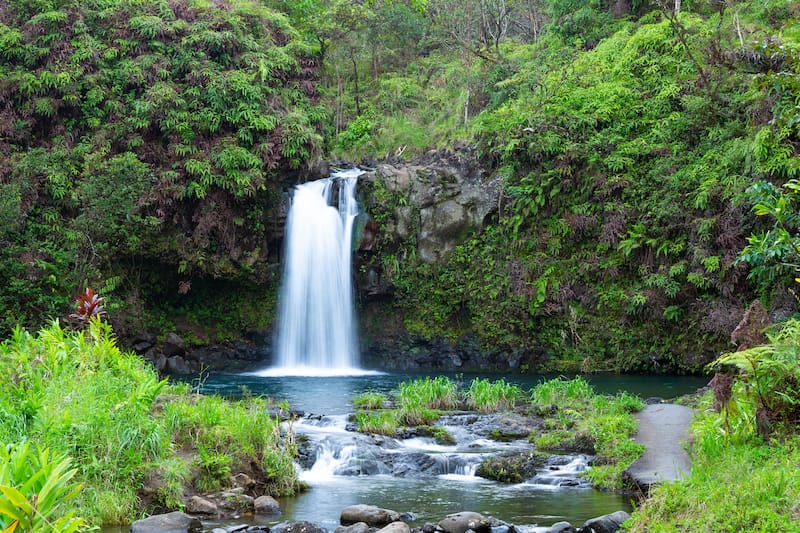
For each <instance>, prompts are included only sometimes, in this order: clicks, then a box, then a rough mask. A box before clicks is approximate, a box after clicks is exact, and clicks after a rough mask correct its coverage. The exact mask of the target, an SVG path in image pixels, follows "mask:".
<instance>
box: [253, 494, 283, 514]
mask: <svg viewBox="0 0 800 533" xmlns="http://www.w3.org/2000/svg"><path fill="white" fill-rule="evenodd" d="M253 509H254V512H255V513H256V514H278V513H280V512H281V506H280V504H279V503H278V500H276V499H275V498H273V497H272V496H259V497H258V498H256V499H255V501H254V502H253Z"/></svg>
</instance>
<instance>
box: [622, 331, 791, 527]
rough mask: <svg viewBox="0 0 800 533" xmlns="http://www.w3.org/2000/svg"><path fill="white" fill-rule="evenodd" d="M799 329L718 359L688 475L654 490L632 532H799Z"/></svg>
mask: <svg viewBox="0 0 800 533" xmlns="http://www.w3.org/2000/svg"><path fill="white" fill-rule="evenodd" d="M799 331H800V322H798V320H797V319H796V318H793V319H790V320H788V321H787V322H786V323H784V324H783V325H781V326H779V327H778V328H775V329H773V330H771V331H769V332H768V339H769V343H768V344H766V345H764V346H755V347H751V348H748V349H746V350H741V351H738V352H732V353H729V354H725V355H723V356H721V357H720V358H719V359H718V360H717V361H716V363H717V364H718V365H720V366H714V367H713V369H714V370H716V371H717V372H718V374H717V375H716V376H715V378H714V379H713V380H712V382H711V384H712V387H711V388H712V390H711V391H709V392H708V393H706V394H705V396H703V398H702V399H701V400H700V401H699V402H698V405H697V407H696V409H697V410H698V413H699V414H698V416H697V417H696V419H695V421H694V424H693V433H694V435H695V442H694V444H693V446H692V455H693V457H692V459H693V466H692V472H691V475H690V476H689V477H688V478H687V479H686V480H684V481H682V482H680V483H675V484H671V485H662V486H659V487H657V488H656V489H655V490H654V491H653V493H652V494H651V497H650V499H648V500H647V501H645V502H644V504H643V505H642V507H641V508H640V509H638V510H637V512H636V513H634V516H633V519H632V520H631V523H630V525H629V530H630V531H652V532H658V531H665V532H666V531H710V530H713V531H795V530H797V528H798V523H800V505H798V501H800V470H798V468H797V465H798V464H800V435H798V431H797V430H798V426H797V416H796V413H797V406H798V405H800V394H798V390H800V389H798V386H797V383H798V377H799V376H800V374H798V362H800V335H798V332H799ZM722 365H728V366H722ZM732 369H735V370H733V371H732Z"/></svg>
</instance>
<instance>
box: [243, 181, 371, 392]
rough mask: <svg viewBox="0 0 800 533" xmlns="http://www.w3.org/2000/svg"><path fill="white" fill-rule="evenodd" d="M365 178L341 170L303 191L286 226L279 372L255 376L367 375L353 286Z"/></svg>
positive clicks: (300, 187)
mask: <svg viewBox="0 0 800 533" xmlns="http://www.w3.org/2000/svg"><path fill="white" fill-rule="evenodd" d="M361 174H363V171H362V170H359V169H350V170H341V171H337V172H334V173H333V174H332V175H331V177H330V178H326V179H321V180H317V181H313V182H309V183H304V184H301V185H298V186H297V187H296V188H295V191H294V196H293V197H292V205H291V207H290V209H289V214H288V216H287V218H286V233H285V243H286V246H285V248H286V257H285V260H284V271H283V284H282V288H281V299H280V307H279V314H278V337H277V343H276V365H275V367H273V368H268V369H264V370H259V371H256V372H254V373H253V374H255V375H258V376H356V375H364V374H366V373H367V372H365V371H364V370H361V369H360V368H358V339H357V335H356V328H355V312H354V310H353V287H352V280H351V278H352V273H351V270H352V248H353V223H354V221H355V218H356V216H357V215H358V202H357V200H356V183H357V179H358V176H360V175H361ZM337 193H338V194H337ZM334 196H336V197H335V198H334Z"/></svg>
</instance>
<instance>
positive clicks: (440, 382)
mask: <svg viewBox="0 0 800 533" xmlns="http://www.w3.org/2000/svg"><path fill="white" fill-rule="evenodd" d="M397 397H398V400H397V401H398V407H399V408H400V409H401V410H402V409H403V408H407V407H408V408H411V407H417V406H419V407H424V408H426V409H444V410H448V409H455V408H456V407H457V406H458V403H459V398H458V384H457V383H456V382H454V381H452V380H451V379H450V378H447V377H445V376H437V377H435V378H431V377H425V378H421V379H415V380H412V381H404V382H402V383H400V385H399V386H398V388H397Z"/></svg>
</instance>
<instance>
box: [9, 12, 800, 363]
mask: <svg viewBox="0 0 800 533" xmlns="http://www.w3.org/2000/svg"><path fill="white" fill-rule="evenodd" d="M797 16H798V7H797V5H796V3H793V2H790V1H784V0H768V1H763V2H752V1H724V2H722V1H697V2H674V3H673V2H663V1H655V2H653V1H644V0H637V1H631V0H627V1H626V0H616V1H599V0H593V1H591V2H577V1H573V0H513V1H512V0H493V1H478V0H474V1H473V0H467V1H459V2H455V1H450V0H428V1H422V0H420V1H411V2H409V1H388V0H374V1H369V2H363V3H354V2H347V1H341V0H329V1H321V2H311V1H292V2H290V1H279V0H271V1H270V0H264V1H256V0H239V1H235V2H228V3H220V2H207V1H205V0H171V1H158V0H152V1H130V0H93V1H91V2H75V1H70V0H36V1H33V0H32V1H14V2H7V3H5V4H3V6H2V7H0V77H1V78H2V80H3V83H2V84H1V85H0V101H2V103H3V105H2V111H1V112H0V113H1V114H2V118H1V119H0V131H1V132H2V135H0V152H2V172H0V176H2V178H1V179H2V188H0V217H2V224H0V242H1V243H2V246H0V267H1V268H0V283H1V284H2V287H3V289H2V291H0V309H1V310H2V313H0V331H2V332H3V334H4V335H8V334H9V333H10V332H11V331H12V330H13V328H14V327H16V326H17V325H24V326H28V327H39V326H41V325H42V324H44V323H46V322H47V320H48V319H49V318H50V317H59V316H64V315H65V314H66V313H67V312H68V307H69V304H70V302H71V301H73V300H74V298H75V296H76V295H77V294H79V293H80V292H81V291H83V289H84V288H85V287H86V286H87V285H92V286H93V287H94V288H95V289H97V291H98V292H99V293H101V294H103V295H104V296H106V298H107V301H108V306H109V310H110V311H112V312H111V313H110V315H109V316H110V318H111V319H112V322H113V324H114V327H115V331H116V332H117V334H118V335H120V336H121V338H122V339H125V338H127V337H128V336H130V335H132V334H135V333H137V332H141V331H143V330H148V329H149V330H153V331H156V332H157V333H159V334H163V333H165V332H166V331H168V330H172V329H177V330H178V331H180V332H181V333H182V334H184V335H186V336H187V338H188V339H189V340H190V341H191V342H208V341H214V340H218V339H220V338H230V337H237V336H240V335H242V334H243V333H244V332H247V331H253V330H262V331H263V330H266V329H268V328H269V327H270V325H271V323H272V319H273V314H274V308H275V290H276V272H277V264H278V263H279V256H280V240H281V237H280V235H279V233H280V228H281V223H282V222H281V217H282V212H281V210H282V205H283V204H282V197H283V194H284V191H285V190H286V188H287V187H288V185H289V184H291V183H293V182H294V181H296V180H297V179H306V178H305V176H307V175H308V168H310V166H312V165H314V164H315V163H316V162H318V161H319V160H321V159H322V158H327V159H330V158H336V157H340V158H344V159H345V160H351V161H362V160H363V161H365V162H367V163H373V162H375V161H379V160H391V161H399V160H401V159H403V158H407V159H415V158H418V157H424V156H430V155H431V150H439V151H441V150H453V149H455V150H456V151H462V152H464V151H466V152H469V153H471V154H475V158H474V163H475V165H479V166H480V167H481V168H482V169H483V170H484V172H485V175H486V176H488V178H489V179H492V180H498V181H499V183H501V186H502V187H501V196H500V200H499V202H498V206H497V210H496V212H495V213H494V214H493V216H492V217H491V218H490V219H487V221H486V226H485V228H484V229H483V230H482V231H480V232H478V233H476V234H475V235H473V236H470V237H468V238H466V239H465V241H464V243H463V244H462V245H461V246H460V247H459V248H458V249H457V250H455V251H454V252H453V253H452V254H450V256H448V257H447V258H446V260H445V261H444V262H442V263H439V264H425V263H423V262H421V261H419V260H418V259H417V256H416V253H415V245H416V243H415V242H414V240H413V238H412V239H410V240H408V241H407V242H402V243H386V242H384V243H382V244H379V249H378V258H379V261H380V263H381V265H382V269H383V273H384V276H385V277H386V279H387V280H388V281H389V282H390V283H391V284H392V286H393V287H394V294H395V297H394V301H393V303H392V304H391V306H389V307H388V308H387V309H390V312H391V313H397V314H398V316H399V317H400V320H401V321H402V322H403V327H404V328H405V329H406V330H407V331H408V332H410V333H412V334H416V335H419V336H421V337H433V336H440V337H443V338H445V339H450V340H455V339H457V338H459V337H461V336H463V335H465V334H472V335H474V336H476V337H477V338H478V339H479V341H480V342H482V343H483V344H484V345H501V346H509V347H515V346H519V347H523V348H524V349H526V350H530V351H538V352H544V353H546V354H548V355H552V356H554V358H555V360H557V361H561V363H562V366H565V367H577V366H579V365H580V364H583V365H584V367H585V368H587V369H603V368H609V369H610V368H613V369H625V370H658V369H675V368H681V369H684V370H699V369H700V368H701V367H702V365H703V364H704V363H706V362H707V361H708V360H709V359H710V358H711V357H712V356H713V354H715V353H719V351H721V350H723V349H725V348H726V347H727V345H728V338H729V337H728V336H729V334H730V332H731V331H732V330H733V328H734V327H735V326H736V325H737V324H738V322H739V320H740V319H741V316H742V314H743V312H744V310H745V309H746V307H747V306H748V305H749V303H750V302H751V301H752V300H753V299H755V298H757V297H758V298H761V301H762V303H763V304H764V305H765V307H767V309H768V310H769V311H770V316H772V317H774V318H785V317H786V316H788V315H790V314H791V313H792V312H794V310H795V307H796V306H795V300H794V297H793V296H791V294H790V293H789V292H788V289H791V287H792V285H793V284H794V281H793V279H794V276H795V265H796V264H797V250H798V246H797V245H798V242H797V238H796V237H795V233H796V229H797V225H798V216H797V212H796V208H795V205H794V204H795V202H796V194H797V191H798V187H797V185H796V182H795V181H794V179H796V177H797V174H798V170H800V163H799V162H798V161H800V159H799V158H798V157H797V151H798V123H799V122H800V119H799V118H798V117H800V114H798V94H800V82H798V71H797V69H798V48H797V47H798V38H800V34H799V33H800V32H798V29H797V28H798V25H797ZM368 200H369V199H368ZM379 200H380V201H374V200H373V202H372V204H371V205H368V206H367V208H368V209H369V210H370V214H371V215H373V216H374V217H376V218H380V217H381V216H385V215H386V214H387V213H388V212H389V210H390V209H391V208H392V207H394V206H397V205H403V203H404V199H403V198H402V197H386V198H379ZM759 215H763V216H759ZM402 317H405V318H404V319H403V318H402Z"/></svg>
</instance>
